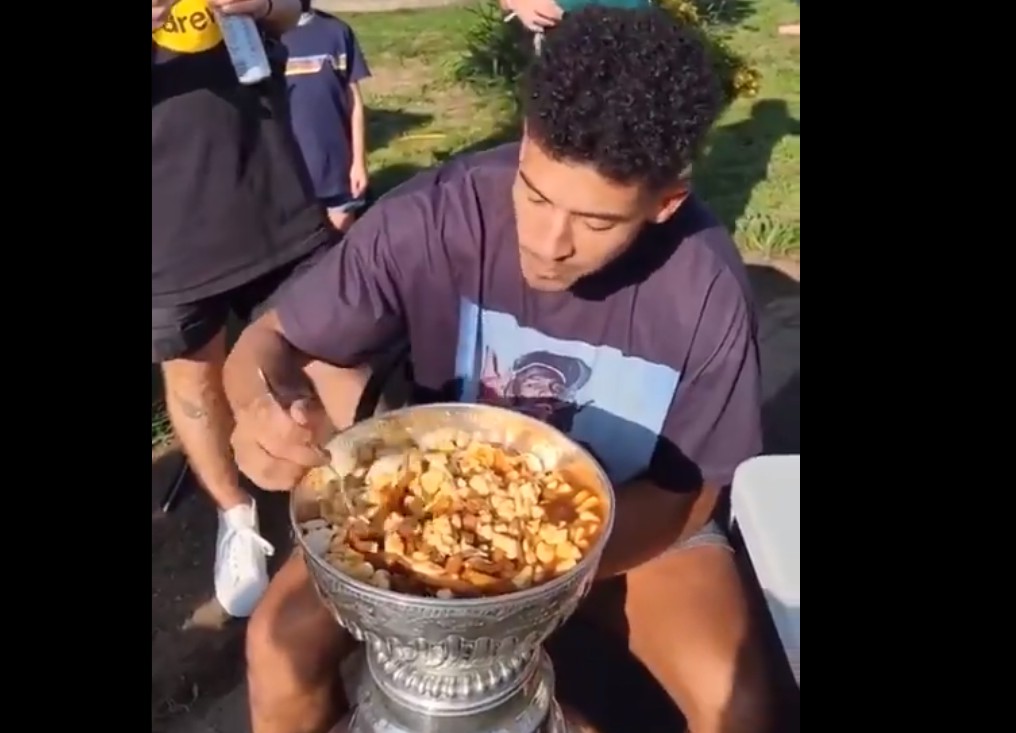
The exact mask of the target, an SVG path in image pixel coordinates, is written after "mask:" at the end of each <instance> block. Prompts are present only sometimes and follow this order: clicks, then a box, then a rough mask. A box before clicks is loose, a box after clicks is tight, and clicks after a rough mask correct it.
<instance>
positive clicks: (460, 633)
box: [290, 404, 615, 733]
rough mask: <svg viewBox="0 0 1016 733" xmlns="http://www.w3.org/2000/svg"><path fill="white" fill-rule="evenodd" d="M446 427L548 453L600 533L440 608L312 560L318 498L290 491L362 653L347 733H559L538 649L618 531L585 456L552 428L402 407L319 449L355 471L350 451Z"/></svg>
mask: <svg viewBox="0 0 1016 733" xmlns="http://www.w3.org/2000/svg"><path fill="white" fill-rule="evenodd" d="M446 428H453V429H456V430H461V431H464V432H466V433H467V434H469V435H471V436H475V437H477V438H479V439H481V440H485V441H488V442H491V443H497V444H501V445H504V446H506V447H510V448H514V449H517V450H520V451H527V450H533V449H537V448H538V450H539V452H540V454H541V456H547V455H550V456H552V458H551V463H552V464H553V467H554V468H556V469H558V470H561V471H562V472H564V473H566V475H568V476H569V480H570V481H574V483H576V484H578V485H581V486H582V488H584V489H588V490H590V491H594V492H596V493H597V494H598V495H599V496H600V498H601V501H602V503H603V505H604V506H605V510H604V516H603V529H602V531H601V533H600V535H599V536H598V538H597V539H596V542H595V543H594V544H593V545H591V546H590V547H589V549H588V551H587V552H586V554H585V556H584V557H583V558H582V559H581V560H580V561H579V562H578V564H577V565H575V567H573V568H572V569H571V570H568V571H567V572H565V573H563V574H561V575H559V576H557V577H556V578H554V579H552V580H550V581H548V582H546V583H544V584H542V585H536V586H533V587H531V588H527V589H525V590H520V591H516V592H514V593H509V594H506V595H498V596H490V597H480V598H453V599H441V598H433V597H417V596H411V595H406V594H402V593H397V592H395V591H391V590H384V589H381V588H377V587H374V586H372V585H369V584H367V583H365V582H362V581H359V580H357V579H355V578H353V577H351V576H348V575H345V574H343V573H341V572H340V571H339V570H337V569H336V568H334V567H332V566H331V565H330V564H328V563H327V562H326V561H325V560H324V559H323V558H322V557H320V556H318V555H316V554H314V553H313V552H311V550H310V548H309V547H308V546H307V545H306V543H305V542H304V540H303V537H302V533H301V532H300V530H299V523H300V522H303V521H306V520H308V519H312V518H315V516H316V512H317V509H316V507H317V497H316V493H315V492H314V490H313V489H311V488H309V486H305V485H301V486H300V487H298V488H297V489H294V491H293V493H292V496H291V500H290V517H291V520H292V522H293V526H294V530H295V532H296V537H297V542H298V543H299V544H300V545H301V548H302V550H303V555H304V558H305V559H306V562H307V565H308V567H309V569H310V573H311V576H312V577H313V579H314V583H315V585H316V587H317V590H318V593H319V594H320V596H321V598H322V600H323V601H324V603H325V604H326V605H327V606H328V607H329V609H330V610H331V611H332V613H333V614H334V616H335V618H336V620H337V621H338V623H339V624H341V625H342V626H343V627H344V628H345V629H347V630H348V631H349V632H350V633H351V634H352V635H353V636H354V637H355V638H356V639H357V640H359V641H361V642H363V643H364V644H365V646H366V661H367V665H366V667H367V669H366V673H365V674H363V675H362V679H361V680H360V682H359V685H358V690H357V693H356V697H357V700H356V702H357V706H356V707H357V709H356V713H355V716H354V720H353V723H352V731H353V732H354V733H419V732H420V731H427V732H428V733H535V732H537V731H539V732H540V733H558V732H561V731H564V730H565V729H566V728H565V723H564V721H563V718H562V716H561V712H560V709H559V707H558V706H557V704H556V702H555V701H554V677H553V670H552V668H551V665H550V661H549V659H548V658H547V655H546V653H545V652H544V651H543V650H542V646H541V645H542V643H543V641H544V640H545V639H546V638H547V637H548V636H549V635H550V634H551V632H553V631H554V630H555V629H556V628H557V627H558V626H560V625H561V624H562V623H563V622H564V621H565V620H566V619H568V617H569V616H571V614H572V613H573V612H574V611H575V609H576V607H577V606H578V604H579V602H580V601H581V600H582V598H583V597H584V596H585V594H586V592H587V591H588V590H589V587H590V585H591V583H592V581H593V577H594V575H595V574H596V568H597V566H598V565H599V561H600V557H601V555H602V553H603V547H604V544H605V543H606V541H607V538H608V537H609V535H610V530H611V528H612V526H613V523H614V511H615V507H614V493H613V489H612V487H611V485H610V481H609V480H608V479H607V476H606V474H605V473H604V472H603V470H602V469H601V468H600V466H599V464H598V463H597V462H596V461H595V460H594V459H593V458H592V457H591V456H590V455H589V453H587V452H586V451H585V450H584V449H583V448H582V447H580V446H579V445H578V444H576V443H575V442H574V441H572V440H571V439H569V438H568V437H567V436H565V435H564V434H563V433H561V432H560V431H558V430H556V429H555V428H553V427H551V426H549V425H547V424H545V423H542V422H540V421H538V420H535V419H533V418H530V417H527V416H525V415H521V414H519V413H516V412H512V411H509V410H505V409H502V408H498V407H488V406H482V405H467V404H439V405H426V406H417V407H408V408H405V409H402V410H397V411H394V412H390V413H387V414H385V415H380V416H378V417H374V418H371V419H370V420H366V421H364V422H361V423H358V424H356V425H354V426H353V427H352V428H350V429H349V430H346V431H344V432H342V433H340V434H339V435H337V436H336V437H334V438H333V439H332V440H331V441H330V442H329V444H328V446H327V448H328V449H329V451H330V452H331V454H332V456H333V463H334V464H342V463H348V464H351V463H354V462H355V461H353V460H352V457H353V456H355V455H356V447H357V446H358V445H362V444H365V443H371V442H376V441H379V440H380V441H381V442H383V443H390V444H392V445H404V444H405V442H406V438H407V437H408V438H410V439H412V440H414V441H415V440H418V439H420V438H421V437H422V436H423V435H425V434H427V433H429V432H431V431H434V430H439V429H446Z"/></svg>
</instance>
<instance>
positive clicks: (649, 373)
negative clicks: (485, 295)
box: [455, 301, 681, 483]
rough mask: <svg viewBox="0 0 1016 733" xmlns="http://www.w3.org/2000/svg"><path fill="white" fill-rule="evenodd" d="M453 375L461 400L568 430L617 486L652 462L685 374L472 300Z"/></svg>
mask: <svg viewBox="0 0 1016 733" xmlns="http://www.w3.org/2000/svg"><path fill="white" fill-rule="evenodd" d="M455 373H456V377H458V378H459V379H460V380H461V382H462V385H463V390H462V395H461V399H462V401H464V402H481V403H485V404H492V405H498V406H500V407H508V408H511V409H513V410H517V411H519V412H523V413H526V414H528V415H530V416H532V417H536V418H538V419H540V420H543V421H544V422H547V423H549V424H551V425H553V426H554V427H556V428H557V429H559V430H561V431H562V432H565V433H568V434H569V435H570V436H571V437H572V439H574V440H576V441H577V442H579V443H582V444H583V445H584V446H585V447H586V448H588V449H589V451H590V452H591V453H592V454H593V455H594V456H596V458H597V459H598V460H599V461H600V463H601V464H602V465H603V466H604V468H605V469H606V470H607V473H608V475H609V476H610V478H611V480H612V481H614V482H615V483H620V482H623V481H627V480H629V479H631V478H633V477H634V476H636V475H637V474H638V473H640V472H641V471H642V470H644V469H645V468H646V467H647V466H648V465H649V460H650V458H651V457H652V454H653V451H654V450H655V448H656V440H657V436H658V435H659V433H660V431H661V430H662V428H663V422H664V420H665V419H666V416H667V411H668V410H669V408H670V403H671V400H672V399H673V397H674V392H675V391H676V390H677V385H678V383H679V382H680V377H681V375H680V373H679V372H677V371H676V370H674V369H672V368H670V367H669V366H665V365H661V364H654V363H652V362H649V361H646V360H645V359H641V358H638V357H635V356H625V355H624V354H622V353H621V352H620V351H619V350H617V349H615V348H612V347H609V346H592V345H590V344H587V343H583V342H581V341H565V340H562V339H556V338H552V337H550V336H546V335H545V334H543V333H540V332H539V331H537V330H535V329H533V328H524V327H522V326H520V325H519V322H518V320H517V319H516V318H515V317H514V316H512V315H509V314H507V313H500V312H497V311H492V310H487V309H484V310H482V311H481V310H480V309H479V308H478V307H477V306H476V305H475V304H473V303H470V302H468V301H465V302H463V304H462V307H461V309H460V314H459V337H458V345H457V350H456V363H455Z"/></svg>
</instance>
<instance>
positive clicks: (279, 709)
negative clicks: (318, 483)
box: [247, 552, 355, 733]
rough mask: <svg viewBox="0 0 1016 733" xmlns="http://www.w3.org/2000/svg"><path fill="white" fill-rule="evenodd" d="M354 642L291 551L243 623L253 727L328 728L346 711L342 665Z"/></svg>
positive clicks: (273, 730) (276, 731)
mask: <svg viewBox="0 0 1016 733" xmlns="http://www.w3.org/2000/svg"><path fill="white" fill-rule="evenodd" d="M354 648H355V643H354V641H353V638H352V637H351V636H349V634H347V633H346V632H345V631H344V630H343V629H342V627H340V626H339V625H338V623H337V622H336V621H335V618H334V617H333V616H332V615H331V613H330V612H329V611H328V609H326V608H325V606H324V604H323V603H322V602H321V599H320V598H318V595H317V591H315V590H314V586H313V582H312V581H311V579H310V573H309V571H308V570H307V566H306V564H305V563H304V559H303V557H302V556H301V555H300V554H299V552H296V553H294V554H293V556H292V557H291V558H289V560H288V561H286V563H285V564H284V565H283V566H282V568H281V569H280V570H279V572H278V573H276V575H275V577H274V578H272V582H271V585H270V586H269V588H268V592H267V593H266V594H265V597H264V598H263V599H262V601H261V603H260V604H259V605H258V607H257V610H256V611H255V612H254V615H253V616H252V617H251V619H250V622H249V623H248V625H247V684H248V688H249V691H250V713H251V728H252V731H253V733H326V731H330V729H331V728H332V726H334V725H336V723H337V722H338V721H339V719H340V718H341V717H342V715H343V714H344V713H346V712H347V711H348V709H349V705H348V703H347V701H346V698H345V693H344V691H343V687H342V678H341V674H340V671H339V670H340V662H341V660H342V659H343V658H344V657H345V656H346V655H347V654H349V653H350V652H352V651H353V649H354Z"/></svg>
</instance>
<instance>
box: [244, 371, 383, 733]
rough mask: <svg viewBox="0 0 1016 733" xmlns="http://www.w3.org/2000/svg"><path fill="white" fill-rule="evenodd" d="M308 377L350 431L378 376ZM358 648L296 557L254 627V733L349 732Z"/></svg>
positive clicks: (250, 677)
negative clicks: (343, 669) (352, 657)
mask: <svg viewBox="0 0 1016 733" xmlns="http://www.w3.org/2000/svg"><path fill="white" fill-rule="evenodd" d="M305 371H306V373H307V376H308V377H309V378H310V380H311V382H312V383H313V384H314V389H315V391H316V392H317V394H318V396H319V397H320V399H321V402H322V404H323V405H324V408H325V411H326V412H327V413H328V416H329V418H331V420H332V423H333V424H335V425H337V426H339V427H346V426H348V425H350V424H351V423H352V422H353V416H354V415H355V412H356V407H357V403H358V402H359V399H360V395H361V394H362V393H363V389H364V386H365V385H366V383H367V380H368V378H369V375H370V370H369V369H366V368H364V369H358V370H353V369H340V368H338V367H334V366H330V365H327V364H323V363H321V362H311V363H310V364H308V365H307V367H306V370H305ZM354 648H355V644H354V641H353V639H352V637H350V636H349V635H348V634H347V633H346V632H345V631H344V630H343V629H342V627H340V626H339V625H338V622H336V620H335V618H334V617H333V616H332V615H331V613H330V612H329V611H328V609H327V608H325V605H324V604H323V603H322V602H321V599H320V598H319V597H318V595H317V591H316V590H315V589H314V586H313V581H312V580H311V578H310V573H309V571H308V570H307V566H306V564H305V563H304V560H303V557H301V556H300V554H299V553H294V555H293V557H291V558H290V559H289V560H288V561H287V562H286V563H285V565H283V566H282V568H281V569H280V570H279V572H278V573H277V574H276V575H275V577H274V578H272V582H271V584H270V585H269V588H268V592H267V593H266V594H265V597H264V598H263V599H262V601H261V603H260V604H259V605H258V607H257V610H256V611H255V612H254V615H253V616H252V617H251V620H250V623H249V624H248V625H247V681H248V687H249V691H250V714H251V726H252V731H253V733H325V732H326V731H327V732H328V733H344V729H345V726H346V723H348V720H347V719H346V718H345V717H344V715H345V714H346V713H348V711H349V704H348V702H347V701H346V698H345V693H344V691H343V687H342V678H341V674H340V666H339V664H340V661H341V660H342V659H343V658H344V657H345V656H346V655H347V654H349V653H350V652H351V651H352V650H353V649H354ZM333 726H334V728H333Z"/></svg>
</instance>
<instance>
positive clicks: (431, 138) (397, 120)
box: [343, 0, 801, 258]
mask: <svg viewBox="0 0 1016 733" xmlns="http://www.w3.org/2000/svg"><path fill="white" fill-rule="evenodd" d="M728 5H735V3H734V2H728ZM736 5H737V6H738V10H739V11H740V12H739V13H738V15H740V16H741V17H740V18H739V19H738V21H739V22H738V23H737V24H736V25H733V26H730V27H729V29H727V30H726V31H725V32H727V33H728V34H729V41H730V44H731V46H732V47H733V48H734V49H735V50H736V51H738V52H740V53H741V54H743V55H744V56H745V57H747V58H748V59H749V60H750V61H751V63H752V64H753V65H754V66H755V67H756V68H758V69H759V71H761V73H762V84H761V89H760V90H759V94H758V95H757V96H756V97H755V98H753V99H742V100H739V101H737V102H735V103H734V104H733V105H732V106H731V108H730V109H729V110H728V111H727V113H726V114H725V115H724V117H723V119H722V120H721V121H720V123H719V125H718V126H717V128H716V130H715V131H714V133H713V135H712V138H711V142H710V145H709V148H708V150H707V151H706V153H705V157H704V159H703V160H702V161H701V163H700V164H699V166H698V168H697V170H696V183H697V185H698V188H699V191H700V192H701V193H702V194H703V196H704V197H705V198H706V200H707V201H708V202H709V203H710V205H711V206H712V207H713V209H714V210H715V211H716V213H717V214H718V215H719V216H720V217H721V218H722V219H723V221H724V222H725V223H726V224H727V225H728V226H730V227H731V228H732V229H733V230H734V231H735V233H736V236H737V240H738V243H739V244H740V245H741V246H742V247H743V248H744V249H746V250H753V251H756V252H757V253H759V254H763V255H766V256H773V257H792V258H799V257H800V248H801V213H800V212H801V191H800V171H801V167H800V154H801V140H800V132H799V128H800V99H801V91H800V90H801V83H800V41H799V40H798V39H793V38H786V37H782V36H779V35H778V34H777V32H776V29H777V26H779V25H780V24H781V23H787V22H794V21H796V20H797V19H798V13H799V10H798V8H797V7H796V6H795V5H794V4H792V3H791V2H788V1H787V0H756V1H755V2H738V3H736ZM473 17H474V16H473V13H472V12H471V11H470V10H469V8H468V7H466V6H460V7H449V8H438V9H433V10H420V11H406V12H400V13H365V14H351V15H346V16H343V18H344V19H345V20H346V21H347V22H349V23H350V24H351V25H352V26H353V28H354V30H355V31H356V34H357V36H358V37H359V39H360V43H361V45H362V47H363V51H364V54H365V55H366V57H367V60H368V61H369V63H370V65H371V68H372V71H373V72H374V78H373V79H371V80H369V81H368V82H365V83H364V89H365V94H366V95H367V100H368V106H369V107H370V109H371V119H370V123H369V127H370V144H371V147H372V151H371V154H370V166H371V170H372V174H371V175H372V178H373V180H374V182H375V184H376V185H377V187H378V188H379V189H381V190H384V189H386V188H389V187H391V186H392V185H394V184H395V183H398V182H399V181H401V180H404V179H405V178H407V177H409V176H411V175H412V174H413V173H414V172H416V171H417V170H420V169H421V168H426V167H428V166H431V165H433V164H434V163H437V162H440V161H441V160H442V159H444V158H446V157H447V156H448V155H450V154H452V153H455V152H458V151H460V150H462V149H464V148H476V147H483V146H484V144H485V142H489V141H492V140H493V141H497V140H498V139H499V138H500V136H501V135H502V134H503V129H502V127H501V126H502V123H503V120H504V119H505V116H506V111H505V110H506V107H505V104H504V102H503V101H502V100H501V99H499V98H497V97H495V96H491V95H484V94H480V93H477V92H475V91H473V90H471V89H468V88H465V87H463V86H462V85H461V84H457V83H455V82H454V81H453V80H452V78H453V75H452V66H453V64H454V63H455V60H456V59H457V58H458V57H459V55H460V54H461V51H462V44H463V39H464V36H465V30H466V28H468V27H469V25H470V23H471V22H472V19H473Z"/></svg>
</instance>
